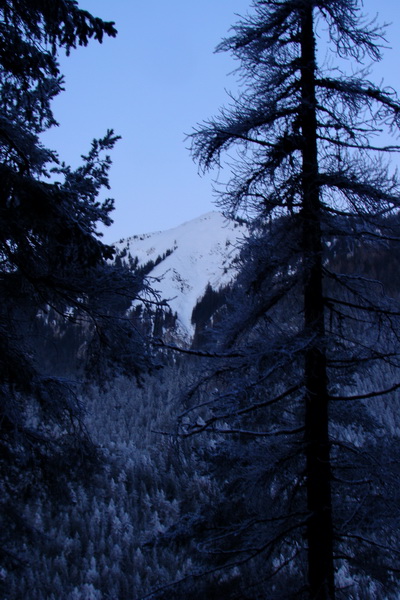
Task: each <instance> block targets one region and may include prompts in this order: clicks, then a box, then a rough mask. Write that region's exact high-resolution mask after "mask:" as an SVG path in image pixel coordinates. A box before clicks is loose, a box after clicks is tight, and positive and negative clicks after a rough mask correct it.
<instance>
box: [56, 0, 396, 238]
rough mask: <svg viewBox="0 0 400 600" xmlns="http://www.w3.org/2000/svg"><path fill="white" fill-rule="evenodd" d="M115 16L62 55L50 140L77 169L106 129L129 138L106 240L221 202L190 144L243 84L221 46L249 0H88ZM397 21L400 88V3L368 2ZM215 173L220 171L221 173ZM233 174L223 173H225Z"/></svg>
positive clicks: (118, 160)
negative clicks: (99, 35)
mask: <svg viewBox="0 0 400 600" xmlns="http://www.w3.org/2000/svg"><path fill="white" fill-rule="evenodd" d="M79 6H80V7H81V8H83V9H86V10H89V11H90V12H91V13H92V14H94V15H96V16H99V17H101V18H102V19H104V20H111V21H115V23H116V27H117V29H118V32H119V33H118V36H117V38H115V39H106V40H104V42H103V44H102V45H99V44H98V43H96V42H92V43H91V44H90V45H89V46H88V47H87V48H82V49H78V50H76V51H75V52H73V53H72V54H71V56H70V57H68V58H63V57H62V59H61V65H62V72H63V73H64V75H65V86H66V91H65V92H63V93H62V94H61V95H60V96H59V97H58V98H57V99H56V100H55V102H54V104H53V109H54V113H55V117H56V119H57V120H58V121H59V123H60V127H58V128H54V129H53V130H51V131H49V132H48V133H46V134H45V136H44V142H45V144H46V145H47V146H48V147H50V148H52V149H55V150H57V151H58V153H59V155H60V157H61V158H62V159H63V160H65V161H66V162H67V163H69V164H71V165H73V166H76V165H77V164H79V157H80V155H81V154H83V153H85V152H86V151H87V150H88V148H89V146H90V142H91V140H92V139H93V138H94V137H101V136H102V135H103V134H104V133H105V131H106V129H107V128H113V129H114V130H115V132H116V133H117V134H119V135H121V136H122V140H120V141H119V142H118V144H117V146H116V147H115V149H114V151H113V152H112V155H111V158H112V160H113V167H112V170H111V176H110V182H111V187H112V189H111V192H110V193H109V194H108V195H110V196H111V197H113V198H115V201H116V210H115V211H114V214H113V216H114V224H113V225H112V226H111V227H110V228H108V230H107V231H106V232H105V237H104V239H105V241H107V242H114V241H118V240H119V239H120V238H123V237H128V236H130V235H133V234H136V233H145V232H152V231H157V230H164V229H167V228H170V227H174V226H175V225H178V224H180V223H182V222H184V221H188V220H190V219H192V218H195V217H197V216H199V215H201V214H203V213H205V212H207V211H209V210H212V209H213V208H214V205H213V193H212V178H213V176H211V175H210V176H205V177H200V176H199V175H198V172H197V166H196V165H195V164H194V163H193V161H192V159H191V157H190V154H189V151H188V149H187V146H188V142H187V141H186V142H185V134H187V133H190V132H191V131H192V129H193V127H194V126H195V125H196V123H198V122H201V121H202V120H204V119H207V118H208V117H211V116H212V115H215V114H216V113H217V112H218V109H219V107H220V106H222V105H223V104H224V103H225V104H226V103H227V101H228V98H227V95H226V92H225V90H234V89H235V85H236V78H235V75H234V74H232V71H233V70H234V68H235V66H236V64H235V63H234V61H233V60H232V59H231V58H230V56H229V55H226V54H214V52H213V51H214V48H215V46H216V45H217V44H218V43H219V41H220V40H221V38H222V37H224V36H226V35H227V33H228V30H229V27H230V26H231V25H232V24H234V23H235V22H236V20H237V18H236V16H235V15H237V14H245V13H246V11H247V10H248V9H249V6H250V0H201V2H199V1H198V0H196V1H194V0H169V1H168V2H166V1H165V0H152V1H151V2H147V1H145V0H134V1H132V0H113V1H112V2H110V0H80V1H79ZM364 12H365V13H366V14H367V15H368V16H369V17H371V18H372V17H374V16H375V15H376V14H377V13H379V19H378V21H379V22H380V23H382V22H386V23H390V22H391V23H392V25H391V26H390V27H389V28H388V34H387V39H388V45H389V46H391V48H392V49H391V50H389V49H388V50H386V51H385V57H384V61H383V62H382V63H380V64H379V66H377V67H375V70H374V72H375V77H374V80H376V78H378V81H379V79H380V77H383V78H384V83H385V84H387V85H389V84H390V85H392V86H393V87H395V88H396V89H397V90H398V91H399V92H400V64H399V59H400V9H399V5H398V0H380V1H378V0H364ZM214 177H215V174H214ZM220 179H222V180H224V175H223V174H222V175H220Z"/></svg>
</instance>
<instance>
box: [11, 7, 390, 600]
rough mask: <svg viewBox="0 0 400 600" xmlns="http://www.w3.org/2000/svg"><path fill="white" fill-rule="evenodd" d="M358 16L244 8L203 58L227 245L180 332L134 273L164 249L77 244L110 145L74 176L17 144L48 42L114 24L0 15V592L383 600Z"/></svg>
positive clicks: (383, 312)
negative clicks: (144, 254) (216, 103)
mask: <svg viewBox="0 0 400 600" xmlns="http://www.w3.org/2000/svg"><path fill="white" fill-rule="evenodd" d="M361 8H362V6H361V2H359V1H358V0H253V2H252V4H251V7H250V11H251V12H249V14H248V15H247V16H245V17H242V18H240V19H239V21H238V22H237V24H236V25H234V27H233V29H232V35H231V36H230V37H228V38H226V39H225V40H223V41H222V43H221V45H220V46H219V48H218V50H219V51H228V52H230V53H232V54H233V56H234V57H235V58H236V59H237V61H238V75H239V77H240V81H241V87H240V88H239V92H238V95H237V97H234V96H233V95H232V96H231V97H230V103H229V105H228V107H226V108H223V109H221V111H220V113H219V115H218V116H216V117H215V118H213V119H210V120H209V121H206V122H204V123H201V124H199V125H198V126H197V127H196V129H195V130H194V132H193V134H192V136H191V140H192V154H193V157H194V158H195V160H196V161H197V162H198V164H199V166H200V168H201V169H202V170H204V171H207V170H210V169H213V168H215V167H216V168H219V169H225V171H226V172H227V173H229V174H230V175H229V181H228V183H227V184H226V185H225V186H223V188H222V189H221V190H220V194H219V199H218V207H219V208H220V209H221V210H222V211H223V212H224V214H225V215H226V217H227V218H230V219H233V220H234V221H236V222H238V223H241V224H245V226H246V235H245V237H244V239H243V240H242V241H241V244H240V252H238V254H237V256H236V257H235V262H234V263H232V264H230V265H229V268H231V269H234V271H235V273H234V276H233V277H231V278H227V281H229V285H224V286H221V287H219V288H218V289H215V288H213V287H212V285H211V284H210V285H208V286H207V287H206V288H205V290H204V294H203V296H202V297H200V298H198V300H197V303H196V305H195V306H194V308H193V311H192V325H193V328H195V334H194V337H193V339H192V340H191V343H188V340H187V339H185V340H184V342H183V341H181V343H180V342H179V336H178V335H175V336H174V335H173V333H172V331H173V329H174V327H175V325H176V322H177V319H178V318H179V315H174V314H172V313H171V311H170V309H169V308H168V306H167V302H166V299H165V298H161V297H160V296H159V294H158V293H157V292H156V291H154V289H153V288H154V287H155V286H154V284H155V283H157V277H160V275H157V277H154V279H153V280H152V273H154V269H155V268H156V267H157V266H159V265H160V264H161V263H162V262H163V261H164V260H167V259H168V258H169V257H170V256H171V254H173V252H175V250H176V248H177V247H178V245H179V243H178V242H177V243H176V247H175V246H174V248H172V249H169V250H168V253H167V252H165V255H164V254H163V255H162V256H161V255H160V256H159V257H157V259H156V260H155V261H153V262H147V263H143V264H141V263H139V259H138V257H135V256H131V255H130V254H129V255H128V252H127V251H119V250H118V249H117V250H116V249H115V248H113V247H112V246H109V245H107V244H104V243H103V242H102V241H101V236H100V235H99V233H98V226H99V224H100V223H102V224H105V225H107V224H109V223H110V220H111V216H110V215H111V212H112V208H113V201H112V200H105V201H100V200H99V193H100V191H101V189H102V188H104V187H105V188H107V187H109V182H108V171H109V168H110V164H111V161H110V158H109V156H108V154H107V153H108V151H109V150H111V149H112V147H113V146H114V144H115V143H116V142H117V139H118V138H117V136H116V135H115V134H114V133H113V132H112V131H108V132H107V133H106V135H105V136H104V137H103V138H101V139H99V140H94V141H93V143H92V147H91V149H90V150H89V152H88V153H87V155H84V156H83V157H82V160H83V163H82V166H80V167H79V168H77V169H76V170H73V169H72V168H70V167H69V166H67V165H65V164H63V163H61V162H60V160H59V158H58V156H57V155H56V154H55V153H54V152H52V151H50V150H48V149H46V148H45V147H44V146H43V145H42V143H41V141H40V134H41V133H42V132H43V131H44V130H46V129H47V128H48V127H51V126H52V125H53V124H54V117H53V114H52V110H51V101H52V99H53V98H54V97H55V96H57V94H58V93H60V92H61V89H62V76H61V73H60V71H59V62H58V53H59V52H60V51H61V50H66V51H67V52H70V51H71V52H72V51H73V50H74V48H75V47H76V46H77V45H84V46H85V45H87V44H88V43H89V42H90V41H91V38H93V41H96V40H97V41H100V42H101V41H102V39H103V36H104V35H108V36H111V37H113V36H115V35H116V30H115V28H114V25H113V24H112V23H106V22H103V21H101V20H100V19H98V18H95V17H93V16H92V15H90V14H89V13H87V12H86V11H83V10H81V9H80V8H79V7H78V5H77V3H75V2H73V1H72V0H66V1H61V0H55V1H54V2H52V3H51V4H49V3H48V2H45V1H44V0H39V1H37V2H34V3H30V2H25V1H21V2H19V1H18V2H17V1H16V0H5V1H4V2H2V3H1V2H0V12H1V17H2V18H1V26H0V35H1V39H2V47H3V51H2V52H0V69H1V88H0V101H1V107H2V112H1V125H0V152H1V154H0V169H1V171H2V175H3V176H2V184H1V188H0V189H1V191H2V196H1V201H0V218H1V220H2V236H1V241H0V252H1V280H0V290H1V295H2V300H3V301H2V308H1V319H0V326H1V330H2V336H1V342H0V380H1V405H0V406H1V408H0V410H1V419H0V448H1V453H0V486H1V491H2V495H1V500H0V506H1V515H0V519H1V520H0V523H1V537H0V556H1V567H0V590H1V595H2V597H3V598H4V600H19V599H27V600H60V599H62V600H63V599H65V600H106V599H112V600H140V599H143V600H144V599H145V598H146V599H150V598H151V599H153V600H156V599H160V600H161V599H163V600H167V599H172V598H173V599H180V598H182V599H186V598H193V599H198V600H212V599H217V598H218V600H221V599H227V600H228V599H232V600H234V599H243V600H256V599H260V600H264V599H268V600H270V599H271V600H289V599H295V598H296V599H302V600H339V599H342V598H343V599H344V598H346V599H350V600H365V599H366V598H377V599H379V600H380V599H382V600H389V599H393V600H395V599H398V598H399V596H400V582H399V569H398V566H397V564H398V553H399V551H398V547H399V538H400V531H399V525H398V523H399V516H400V515H399V512H400V498H399V494H400V492H399V485H398V484H399V475H400V472H399V464H400V462H399V461H400V443H399V442H400V407H399V400H398V391H399V389H400V368H399V367H400V339H399V332H400V310H399V297H400V287H399V284H398V265H399V258H400V231H399V227H400V225H399V205H400V185H399V180H398V175H397V172H396V170H395V169H392V167H391V163H390V159H391V158H392V156H395V155H396V153H398V152H399V150H400V147H399V146H398V145H396V135H398V129H399V125H400V101H399V99H398V97H397V95H396V93H395V92H394V91H393V90H392V89H391V88H385V87H383V86H381V85H377V84H375V83H374V82H373V81H372V79H370V78H369V75H368V74H367V72H366V70H365V68H364V64H365V62H368V61H377V60H380V59H381V52H382V45H383V37H382V36H383V34H384V32H383V31H382V30H381V29H380V28H379V27H378V26H377V25H376V24H375V23H374V22H372V23H370V24H369V22H368V21H367V20H365V19H364V18H362V14H361ZM322 30H324V31H327V32H328V33H329V44H330V47H331V48H332V50H333V53H334V55H335V57H336V61H337V62H336V64H335V65H334V66H333V67H327V66H326V64H325V63H321V62H320V59H319V57H320V54H319V46H318V44H319V43H322V42H321V41H320V40H321V37H320V32H321V31H322ZM384 129H385V130H388V133H389V134H390V133H391V134H393V137H394V141H393V143H392V142H390V143H388V142H387V139H386V138H383V137H382V131H383V130H384ZM203 226H204V223H203ZM227 268H228V267H227ZM178 275H179V274H178ZM183 297H184V294H183Z"/></svg>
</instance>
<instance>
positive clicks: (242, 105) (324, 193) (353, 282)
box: [185, 0, 400, 600]
mask: <svg viewBox="0 0 400 600" xmlns="http://www.w3.org/2000/svg"><path fill="white" fill-rule="evenodd" d="M360 4H361V2H359V1H358V0H254V2H253V8H254V13H253V14H252V15H250V16H247V17H246V18H243V19H242V20H241V21H240V22H239V23H238V24H237V25H235V26H234V28H233V30H234V33H233V35H232V36H231V37H229V38H228V39H226V40H224V41H223V42H222V44H221V45H220V46H219V50H220V51H230V52H232V53H233V55H234V56H235V57H236V58H237V59H238V60H239V63H240V66H239V73H240V76H241V83H242V87H241V91H240V93H239V95H238V97H237V98H231V102H230V105H229V106H228V107H227V108H224V109H223V110H222V111H221V113H220V115H219V116H218V117H217V118H215V119H213V120H210V121H209V122H206V123H204V124H202V125H199V126H198V128H197V129H196V131H195V133H194V134H193V155H194V158H195V159H196V160H197V161H198V162H199V164H200V167H201V168H202V169H204V170H207V169H210V168H213V167H215V166H220V165H221V164H222V161H223V157H224V156H225V154H226V152H229V162H230V167H231V169H232V177H231V179H230V181H229V183H228V184H227V186H226V189H224V190H223V191H222V192H221V194H220V197H219V205H220V206H221V207H222V209H223V210H224V211H225V212H226V214H227V215H229V216H233V217H241V218H245V219H247V220H248V222H249V223H250V224H251V226H252V228H253V235H252V238H250V239H249V240H248V242H247V244H246V245H245V246H244V249H243V257H244V258H243V269H244V270H243V271H242V274H241V275H240V277H239V283H238V289H239V291H238V295H237V302H238V303H240V304H239V308H236V316H235V317H232V321H231V325H230V327H231V329H230V333H228V334H227V335H226V336H225V343H226V347H227V348H230V349H231V348H232V347H234V348H235V353H234V354H235V358H234V359H233V362H232V359H231V361H230V362H229V361H228V363H227V364H226V365H225V366H224V367H223V368H221V366H220V365H219V366H218V369H217V371H218V373H219V375H220V377H221V373H223V378H222V381H221V388H220V389H221V393H216V392H215V391H213V392H212V393H213V395H214V397H215V400H214V401H211V400H208V402H207V407H208V408H209V410H210V412H209V413H208V415H207V416H206V418H204V414H203V419H202V420H201V421H199V420H196V419H195V421H194V423H195V424H194V425H193V427H192V429H190V428H188V426H187V424H185V433H186V434H191V433H196V432H200V431H205V430H213V432H214V433H215V434H218V435H220V436H223V437H227V436H229V435H232V436H233V440H234V441H233V442H231V444H230V445H229V444H228V445H225V446H224V448H225V449H224V450H220V451H218V450H213V453H214V454H216V455H217V456H218V452H220V460H221V457H222V456H225V460H226V461H227V463H226V464H228V463H229V458H228V457H229V452H230V453H231V455H232V457H233V458H232V472H233V473H235V470H236V484H235V485H233V483H232V478H233V479H234V476H233V475H232V476H231V483H230V484H229V476H227V474H226V471H224V469H223V467H221V470H222V477H223V480H224V486H225V488H226V490H227V492H228V495H226V496H224V498H225V501H226V502H227V504H228V507H226V512H227V514H225V517H223V518H222V521H221V514H223V511H224V508H223V504H222V507H220V510H219V519H220V521H219V522H218V523H217V525H215V529H214V530H216V531H217V533H216V534H215V536H212V535H210V536H209V537H208V541H207V542H205V547H206V548H208V549H209V550H210V551H211V555H210V556H211V558H212V557H214V560H216V561H217V565H218V567H217V569H219V568H220V567H221V565H224V566H225V567H227V566H228V567H230V568H232V569H233V571H231V573H232V578H233V579H234V575H233V573H234V568H235V566H236V567H239V568H240V565H242V566H243V565H245V564H249V563H250V562H251V561H252V560H254V561H256V564H257V565H259V566H260V564H261V562H257V561H260V560H261V559H262V557H264V559H265V566H266V572H264V574H263V576H259V573H260V571H259V566H258V567H257V570H256V571H254V574H257V577H259V579H258V580H257V581H252V587H251V588H247V587H245V586H244V587H243V588H242V589H241V591H240V592H238V591H237V589H235V588H233V591H232V590H231V591H229V592H228V591H225V592H224V593H225V595H224V597H227V598H228V597H232V598H236V597H240V598H247V597H248V598H252V599H253V598H262V597H268V598H292V597H293V598H294V597H296V598H307V599H308V600H333V599H334V598H336V597H346V598H350V597H351V598H364V597H366V595H365V594H367V595H368V594H372V595H374V594H376V596H375V597H386V594H387V595H388V596H389V595H390V594H391V593H393V590H395V592H394V593H396V589H397V592H398V584H397V583H396V577H397V576H396V573H397V568H396V565H395V562H394V561H393V560H392V557H391V553H393V552H394V551H395V550H394V548H395V545H396V543H397V542H395V541H394V540H395V539H398V536H397V533H396V527H394V530H393V529H392V527H393V525H394V524H395V513H396V511H395V505H396V500H395V493H394V490H393V486H392V484H389V481H392V482H393V481H395V478H396V476H397V475H396V472H397V471H396V469H397V468H396V466H395V465H396V461H397V458H396V457H397V450H396V448H398V440H396V439H393V438H392V439H391V441H390V443H389V444H388V445H385V443H386V442H387V440H385V442H384V441H383V440H382V447H381V449H380V450H378V447H379V444H377V439H374V436H373V431H371V430H372V429H373V425H371V423H373V419H372V420H371V410H372V409H371V406H370V405H368V402H370V404H371V402H372V401H373V402H375V401H377V399H379V400H380V401H381V403H382V404H381V407H382V408H381V412H382V413H384V412H385V408H384V407H385V406H386V403H387V401H388V398H389V399H390V401H391V402H395V397H394V393H395V391H396V390H397V389H398V387H399V381H400V377H399V366H400V345H399V339H398V332H399V330H400V329H399V325H400V323H399V311H398V303H397V300H396V299H394V298H393V297H392V295H391V294H389V293H387V291H386V289H385V285H384V284H383V283H382V279H381V278H380V277H379V276H378V277H370V276H369V274H368V273H367V272H366V269H365V264H364V262H363V258H362V257H365V256H366V255H368V256H369V257H371V258H372V260H374V257H376V256H377V255H379V254H380V253H383V254H385V253H386V255H387V256H388V255H389V253H388V247H389V246H390V247H391V249H392V250H391V251H396V252H397V247H398V243H399V241H400V237H399V234H400V230H399V224H398V223H399V216H398V210H399V205H400V195H399V194H400V186H399V180H398V178H397V176H396V174H391V173H390V171H389V168H388V167H387V165H386V164H385V158H384V157H385V156H390V155H391V154H394V153H396V152H398V151H399V149H400V148H399V146H396V145H389V144H387V143H386V141H385V140H382V137H381V128H382V127H384V126H387V127H388V128H389V130H391V131H392V132H394V133H396V132H398V127H399V125H400V103H399V101H398V99H397V96H396V94H395V92H394V91H393V90H391V89H390V88H382V87H380V86H377V85H375V84H374V83H373V82H372V81H370V79H369V78H368V73H367V72H366V70H365V68H364V67H363V64H364V62H365V61H367V60H371V59H372V60H373V61H376V60H379V59H380V58H381V44H382V40H383V38H382V31H381V30H380V29H379V28H378V27H377V26H376V25H374V24H373V23H372V24H366V22H365V20H364V19H363V17H362V15H361V13H360ZM324 29H325V30H326V31H328V35H329V40H328V43H329V44H331V46H333V48H334V50H335V52H336V56H337V59H338V64H337V66H335V67H334V68H331V69H330V68H328V67H326V66H324V65H323V64H321V63H322V61H321V60H320V57H321V54H320V53H318V47H317V32H320V31H323V30H324ZM321 46H322V43H321ZM354 64H358V65H359V70H358V71H357V70H356V69H355V68H354ZM349 65H350V69H349V68H348V67H349ZM346 67H347V70H348V71H350V74H349V73H347V72H346ZM235 151H236V152H235ZM344 252H346V254H347V262H346V264H345V265H344V266H342V265H343V263H341V261H340V260H339V258H338V256H340V255H343V253H344ZM340 263H341V264H340ZM239 298H241V300H238V299H239ZM234 311H235V309H234ZM238 373H239V374H240V377H239V378H238V377H237V374H238ZM227 374H229V376H228V375H227ZM212 377H213V369H212V368H211V372H210V374H208V375H207V376H206V377H205V378H204V382H203V387H202V385H200V384H198V385H197V386H196V388H195V389H196V393H198V392H199V390H201V389H208V390H209V388H207V386H208V383H209V381H210V380H211V379H212ZM229 378H231V379H229ZM233 382H234V383H233ZM208 393H210V392H208ZM203 400H204V399H203ZM204 405H205V404H204V401H203V402H202V403H201V406H202V407H203V408H201V407H200V411H201V410H203V411H204ZM193 410H195V409H193ZM375 410H376V409H375ZM196 412H197V411H196ZM372 412H373V411H372ZM251 415H253V416H251ZM187 416H188V414H187V413H185V419H186V420H187ZM351 419H354V422H353V424H352V423H351ZM199 423H200V424H199ZM356 424H357V425H356ZM357 426H359V427H360V428H361V430H362V432H363V433H362V434H361V435H362V436H364V440H365V443H364V444H363V443H362V442H360V440H359V439H356V438H357V436H356V435H355V434H354V435H353V436H352V435H351V434H349V433H348V428H350V429H351V428H352V427H353V428H354V429H355V428H356V427H357ZM386 426H387V427H388V425H387V423H386ZM346 428H347V434H346V433H345V431H346ZM383 429H385V426H384V427H383ZM238 436H239V438H238ZM238 439H239V441H240V440H241V441H242V442H243V440H247V441H246V443H243V444H242V445H239V447H238ZM235 440H236V442H235ZM366 440H368V441H366ZM227 448H228V450H227ZM389 451H390V452H392V458H391V459H390V460H389V461H388V460H387V456H388V453H389ZM379 454H381V456H385V459H384V461H383V463H382V462H381V461H380V460H381V457H380V456H379ZM263 456H264V460H263V458H262V457H263ZM216 460H217V459H216ZM378 463H379V467H377V465H378ZM217 464H218V461H217ZM379 469H382V473H383V471H384V470H386V469H388V472H387V474H386V475H385V477H386V481H385V482H383V481H382V476H381V475H380V474H379ZM389 471H390V475H389ZM246 477H247V478H249V479H247V480H246ZM240 478H242V481H244V480H246V481H247V484H248V485H250V482H252V483H251V485H253V486H254V487H256V485H257V482H258V485H259V486H260V490H259V493H260V496H261V498H263V500H261V499H260V497H258V498H257V500H256V499H254V497H251V498H250V497H249V494H248V489H246V487H245V486H244V485H243V484H240V483H238V481H240ZM266 481H267V483H266ZM227 482H228V483H227ZM229 485H231V487H230V488H229ZM254 487H253V488H252V489H253V492H254ZM229 490H230V492H229ZM261 490H264V496H263V495H262V494H261ZM235 494H236V496H235ZM229 498H231V499H229ZM239 498H240V500H239ZM246 498H247V501H248V504H247V506H242V509H239V506H240V505H243V504H245V502H246V500H245V499H246ZM257 502H258V504H257ZM262 503H263V506H262V507H260V505H261V504H262ZM240 510H241V512H240ZM221 511H222V512H221ZM235 511H236V518H237V521H236V522H235V516H234V515H235ZM209 529H210V530H213V527H212V524H210V525H209ZM390 531H392V533H390ZM218 532H219V533H218ZM391 536H394V537H393V538H391ZM375 553H376V554H375ZM217 556H218V559H217V558H215V557H217ZM367 556H369V560H367ZM378 556H379V558H378ZM260 557H261V558H260ZM214 567H215V563H214ZM212 570H213V569H211V571H212ZM273 575H275V576H276V577H279V576H282V580H283V583H281V585H280V586H277V585H276V583H273V581H275V579H276V577H275V579H274V577H273ZM285 578H286V579H285ZM270 580H271V584H269V583H266V582H268V581H270ZM221 585H222V584H221ZM224 585H226V580H225V584H224ZM345 585H346V586H347V587H346V590H345V591H342V592H339V590H341V589H342V588H344V587H345ZM374 586H376V587H374ZM262 590H264V591H262ZM210 593H211V592H210ZM235 594H236V595H235ZM237 594H239V595H237ZM240 594H241V595H240ZM263 594H264V595H263ZM265 594H266V595H265ZM210 597H211V596H210Z"/></svg>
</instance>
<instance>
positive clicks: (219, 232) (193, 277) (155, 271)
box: [116, 211, 246, 339]
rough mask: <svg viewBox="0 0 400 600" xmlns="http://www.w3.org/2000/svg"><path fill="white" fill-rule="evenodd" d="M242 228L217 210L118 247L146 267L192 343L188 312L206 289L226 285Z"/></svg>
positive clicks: (230, 278)
mask: <svg viewBox="0 0 400 600" xmlns="http://www.w3.org/2000/svg"><path fill="white" fill-rule="evenodd" d="M245 233H246V228H245V226H243V225H239V224H237V223H235V222H233V221H228V220H226V219H225V217H224V216H223V215H222V214H221V213H219V212H216V211H212V212H209V213H206V214H204V215H202V216H200V217H198V218H196V219H193V220H192V221H188V222H186V223H183V224H182V225H179V226H177V227H174V228H172V229H168V230H166V231H158V232H155V233H147V234H141V235H134V236H132V237H130V238H128V239H126V240H122V241H121V242H119V243H118V244H116V249H117V253H118V255H119V256H121V257H124V258H125V257H128V258H129V257H131V258H129V260H130V261H132V260H133V262H134V264H137V265H138V266H139V267H146V270H147V271H148V275H149V277H150V278H153V279H152V280H151V283H152V286H153V288H154V289H155V290H156V291H158V292H159V294H160V296H161V298H162V299H166V300H167V301H168V304H169V306H170V308H171V310H172V311H173V313H177V315H178V332H179V334H180V336H182V337H184V338H185V339H191V338H192V337H193V334H194V328H193V325H192V323H191V317H192V311H193V308H194V306H195V305H196V303H197V302H198V300H200V299H201V298H202V297H203V296H204V293H205V291H206V289H207V286H208V285H211V287H212V288H213V289H214V290H219V289H220V288H221V287H224V286H226V285H228V284H229V283H230V282H231V281H232V279H233V277H234V269H233V267H232V265H233V263H234V260H235V258H236V256H237V254H238V245H239V242H240V240H241V239H242V238H243V236H244V235H245Z"/></svg>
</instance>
